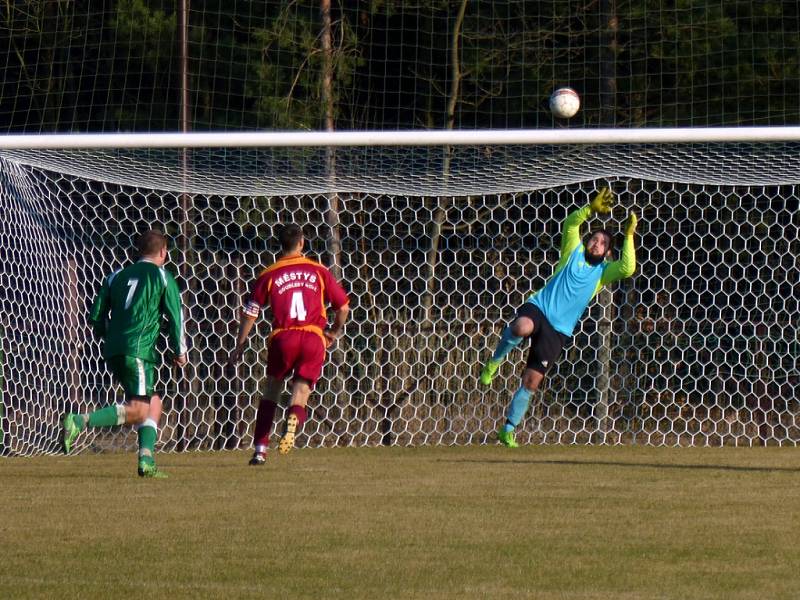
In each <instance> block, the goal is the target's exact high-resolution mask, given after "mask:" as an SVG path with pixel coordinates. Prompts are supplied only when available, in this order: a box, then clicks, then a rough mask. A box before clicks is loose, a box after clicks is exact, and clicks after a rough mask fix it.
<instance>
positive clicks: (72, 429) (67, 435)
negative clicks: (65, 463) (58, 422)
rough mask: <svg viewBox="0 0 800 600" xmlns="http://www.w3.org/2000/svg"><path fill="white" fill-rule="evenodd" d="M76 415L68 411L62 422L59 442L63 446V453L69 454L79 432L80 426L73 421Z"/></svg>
mask: <svg viewBox="0 0 800 600" xmlns="http://www.w3.org/2000/svg"><path fill="white" fill-rule="evenodd" d="M76 416H77V415H75V414H73V413H69V414H68V415H67V416H66V417H64V421H63V422H62V432H61V443H62V445H63V447H64V454H69V451H70V450H72V445H73V444H74V443H75V439H76V438H77V437H78V434H80V432H81V428H80V426H79V425H78V424H77V423H76V422H75V417H76Z"/></svg>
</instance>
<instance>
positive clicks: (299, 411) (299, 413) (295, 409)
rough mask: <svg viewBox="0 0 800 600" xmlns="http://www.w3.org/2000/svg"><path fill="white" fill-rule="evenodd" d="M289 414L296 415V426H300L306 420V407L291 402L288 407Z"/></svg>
mask: <svg viewBox="0 0 800 600" xmlns="http://www.w3.org/2000/svg"><path fill="white" fill-rule="evenodd" d="M289 414H290V415H294V416H295V417H297V426H298V427H302V426H303V423H305V422H306V409H305V408H304V407H302V406H299V405H297V404H293V405H292V406H290V407H289Z"/></svg>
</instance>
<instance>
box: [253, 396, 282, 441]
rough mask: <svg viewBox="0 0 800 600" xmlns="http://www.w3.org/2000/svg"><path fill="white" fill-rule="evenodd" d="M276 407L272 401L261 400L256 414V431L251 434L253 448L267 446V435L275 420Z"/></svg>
mask: <svg viewBox="0 0 800 600" xmlns="http://www.w3.org/2000/svg"><path fill="white" fill-rule="evenodd" d="M276 408H277V405H276V404H275V403H274V402H273V401H272V400H267V399H266V398H262V399H261V403H260V404H259V405H258V412H256V431H255V433H254V434H253V445H254V446H269V434H270V432H271V431H272V422H273V421H274V420H275V409H276Z"/></svg>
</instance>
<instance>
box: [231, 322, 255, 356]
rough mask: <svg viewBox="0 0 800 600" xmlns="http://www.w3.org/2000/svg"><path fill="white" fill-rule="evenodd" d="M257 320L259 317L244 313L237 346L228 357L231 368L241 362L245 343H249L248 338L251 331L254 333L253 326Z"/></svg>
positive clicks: (237, 337) (240, 323)
mask: <svg viewBox="0 0 800 600" xmlns="http://www.w3.org/2000/svg"><path fill="white" fill-rule="evenodd" d="M257 318H258V317H253V316H251V315H248V314H246V313H242V318H241V320H240V321H239V333H238V335H237V336H236V346H235V347H234V349H233V350H232V351H231V353H230V354H229V355H228V365H230V366H231V367H233V366H236V365H237V364H238V362H239V361H240V360H241V358H242V353H244V348H245V343H246V342H247V336H249V335H250V331H252V329H253V325H255V322H256V319H257Z"/></svg>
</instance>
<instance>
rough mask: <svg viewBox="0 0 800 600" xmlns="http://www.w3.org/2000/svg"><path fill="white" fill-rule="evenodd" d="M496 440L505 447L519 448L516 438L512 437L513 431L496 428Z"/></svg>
mask: <svg viewBox="0 0 800 600" xmlns="http://www.w3.org/2000/svg"><path fill="white" fill-rule="evenodd" d="M497 440H498V441H499V442H500V443H501V444H503V446H505V447H506V448H519V444H518V443H517V440H515V439H514V432H513V431H503V429H502V428H501V429H498V430H497Z"/></svg>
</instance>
